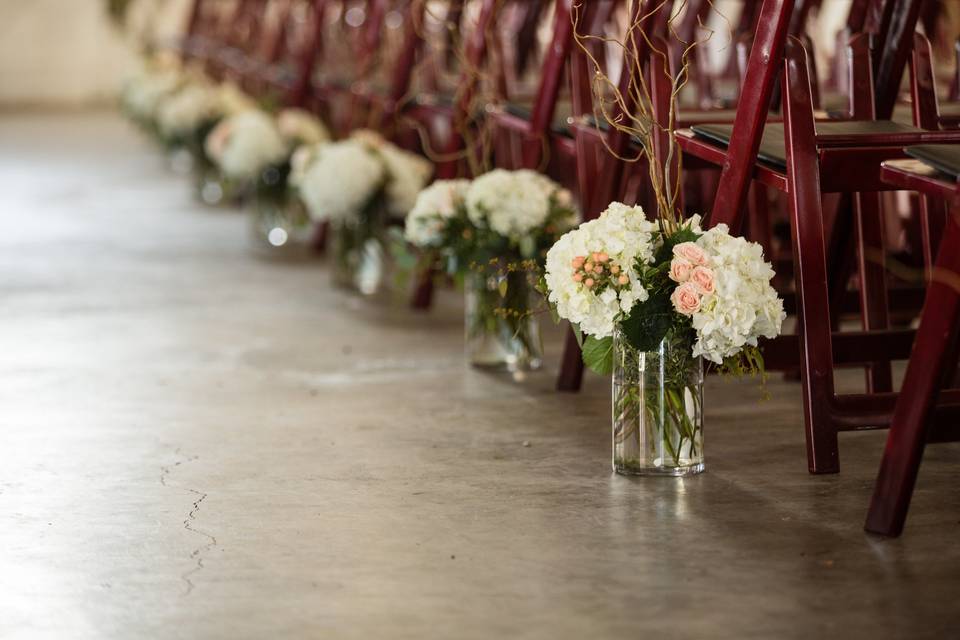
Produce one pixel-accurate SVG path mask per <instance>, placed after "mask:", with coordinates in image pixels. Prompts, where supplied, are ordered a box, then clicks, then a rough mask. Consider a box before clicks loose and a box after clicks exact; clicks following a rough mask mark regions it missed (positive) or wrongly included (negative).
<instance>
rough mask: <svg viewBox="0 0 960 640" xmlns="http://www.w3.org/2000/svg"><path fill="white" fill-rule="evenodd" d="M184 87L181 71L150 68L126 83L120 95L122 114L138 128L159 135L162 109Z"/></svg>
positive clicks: (150, 66) (151, 66)
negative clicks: (158, 117) (159, 120)
mask: <svg viewBox="0 0 960 640" xmlns="http://www.w3.org/2000/svg"><path fill="white" fill-rule="evenodd" d="M184 83H185V78H184V75H183V73H182V72H181V71H180V69H178V68H175V67H169V66H164V67H157V66H155V65H148V66H147V67H146V68H145V69H144V70H143V71H141V72H140V73H139V74H137V75H135V76H133V77H131V78H129V79H127V80H126V81H125V82H124V86H123V88H122V90H121V93H120V104H121V107H122V108H123V111H124V112H125V113H126V114H127V115H128V116H129V118H130V119H131V120H132V121H133V122H135V123H136V124H137V125H138V126H140V127H141V128H143V129H144V130H146V131H147V132H149V133H151V134H153V135H158V134H159V128H158V123H157V115H158V110H159V109H160V106H161V105H162V104H163V102H164V100H165V99H166V98H168V97H169V96H170V95H173V94H174V93H176V92H177V91H178V90H179V89H180V88H181V87H182V86H183V85H184Z"/></svg>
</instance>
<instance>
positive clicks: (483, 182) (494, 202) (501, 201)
mask: <svg viewBox="0 0 960 640" xmlns="http://www.w3.org/2000/svg"><path fill="white" fill-rule="evenodd" d="M559 191H560V187H559V185H557V184H556V183H555V182H553V181H552V180H550V179H549V178H547V177H545V176H543V175H541V174H539V173H537V172H536V171H530V170H528V169H521V170H519V171H506V170H503V169H494V170H493V171H491V172H489V173H485V174H483V175H482V176H480V177H479V178H477V179H476V180H474V181H473V183H472V184H471V185H470V189H469V190H468V191H467V214H468V215H469V216H470V220H471V221H473V223H474V224H475V225H477V226H481V227H484V226H485V227H489V228H490V229H492V230H493V231H496V232H497V233H499V234H500V235H502V236H505V237H508V238H514V239H516V238H518V237H520V236H523V235H525V234H527V233H529V232H530V231H532V230H533V229H536V228H537V227H540V226H542V225H543V223H544V222H545V221H546V219H547V217H548V216H549V215H550V201H551V198H552V197H553V196H554V195H555V194H557V192H559Z"/></svg>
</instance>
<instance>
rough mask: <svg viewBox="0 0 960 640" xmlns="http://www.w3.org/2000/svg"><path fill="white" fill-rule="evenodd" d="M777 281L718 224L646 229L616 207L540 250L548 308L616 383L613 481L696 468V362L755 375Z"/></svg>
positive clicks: (753, 249)
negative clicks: (543, 256) (543, 258)
mask: <svg viewBox="0 0 960 640" xmlns="http://www.w3.org/2000/svg"><path fill="white" fill-rule="evenodd" d="M773 276H774V272H773V269H772V268H771V267H770V265H769V264H768V263H767V262H765V261H764V258H763V250H762V248H761V247H760V246H759V245H757V244H755V243H751V242H747V241H746V240H744V239H743V238H738V237H733V236H731V235H730V232H729V229H728V228H727V227H726V225H717V226H716V227H713V228H712V229H708V230H706V231H704V230H703V229H702V228H701V225H700V217H699V216H693V217H691V218H690V219H689V220H686V221H678V220H675V219H671V218H667V217H661V218H659V219H658V220H657V221H656V222H654V221H650V220H647V218H646V216H645V215H644V212H643V209H642V208H640V207H629V206H627V205H624V204H621V203H618V202H615V203H613V204H611V205H610V206H609V207H608V208H607V210H606V211H604V212H603V214H601V215H600V217H599V218H597V219H595V220H591V221H589V222H585V223H584V224H582V225H580V226H579V227H578V228H577V229H574V230H573V231H570V232H568V233H567V234H565V235H564V236H563V237H561V238H560V240H558V241H557V243H556V244H555V245H554V246H553V247H552V248H551V249H550V250H549V251H548V253H547V263H546V274H545V276H544V283H545V285H546V288H547V289H548V291H549V300H550V302H551V303H552V304H553V305H554V307H555V308H556V311H557V315H558V316H559V317H561V318H565V319H567V320H569V321H570V322H571V324H572V325H573V327H574V330H575V331H576V333H577V335H578V337H579V339H580V340H581V343H582V348H583V349H582V351H583V359H584V363H585V364H587V366H589V367H591V368H592V369H595V370H596V371H599V372H601V373H605V374H613V382H614V384H613V408H614V416H613V418H614V434H613V436H614V468H615V469H616V470H617V471H618V472H621V473H642V474H646V473H654V474H665V475H685V474H687V473H698V472H699V471H702V470H703V433H702V423H703V414H702V408H701V405H702V375H703V374H702V366H701V358H705V359H706V360H708V361H710V362H712V363H714V364H715V365H716V366H717V367H719V368H720V369H721V370H727V371H733V372H738V373H742V372H758V373H760V374H762V373H763V357H762V354H761V352H760V349H759V340H760V338H774V337H776V336H777V335H779V333H780V327H781V324H782V323H783V320H784V317H785V314H784V311H783V301H782V300H781V299H780V298H779V297H778V296H777V293H776V291H775V290H774V289H773V287H772V286H770V280H771V279H772V278H773Z"/></svg>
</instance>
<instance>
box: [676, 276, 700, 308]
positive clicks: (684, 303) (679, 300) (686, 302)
mask: <svg viewBox="0 0 960 640" xmlns="http://www.w3.org/2000/svg"><path fill="white" fill-rule="evenodd" d="M670 302H672V303H673V308H674V309H676V310H677V313H679V314H681V315H684V316H692V315H693V314H695V313H696V312H697V311H700V292H699V291H697V287H696V286H694V285H693V283H690V282H685V283H683V284H682V285H680V286H679V287H677V288H676V289H674V290H673V295H671V296H670Z"/></svg>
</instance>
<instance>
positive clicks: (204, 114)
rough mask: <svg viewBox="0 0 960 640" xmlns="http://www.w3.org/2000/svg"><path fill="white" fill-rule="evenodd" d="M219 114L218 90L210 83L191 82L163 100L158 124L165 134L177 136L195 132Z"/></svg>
mask: <svg viewBox="0 0 960 640" xmlns="http://www.w3.org/2000/svg"><path fill="white" fill-rule="evenodd" d="M219 115H221V111H220V101H219V99H218V93H217V90H216V89H215V88H213V87H211V86H210V85H208V84H204V83H191V84H188V85H187V86H185V87H184V88H182V89H181V90H180V91H177V92H176V93H174V94H172V95H170V96H169V97H167V98H166V99H165V100H163V101H162V102H161V104H160V106H159V108H158V110H157V124H158V125H159V127H160V132H161V133H163V135H165V136H167V137H171V138H177V137H182V136H186V135H189V134H191V133H193V132H194V131H196V130H197V129H198V128H199V127H200V126H201V125H202V124H203V123H204V122H206V121H209V120H211V119H214V118H217V117H218V116H219Z"/></svg>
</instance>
